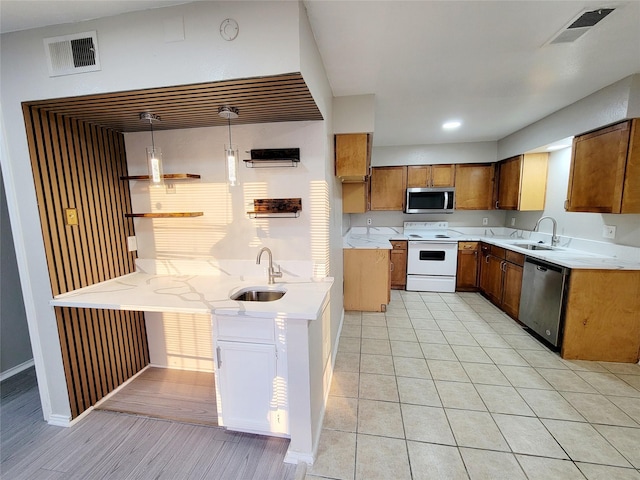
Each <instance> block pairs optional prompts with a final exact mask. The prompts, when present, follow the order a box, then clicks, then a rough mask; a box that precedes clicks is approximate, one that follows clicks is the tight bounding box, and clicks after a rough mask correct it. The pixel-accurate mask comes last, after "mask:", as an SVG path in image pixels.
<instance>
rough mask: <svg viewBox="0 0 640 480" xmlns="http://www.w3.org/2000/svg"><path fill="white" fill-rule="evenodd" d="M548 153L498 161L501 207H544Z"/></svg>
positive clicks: (505, 208) (527, 208)
mask: <svg viewBox="0 0 640 480" xmlns="http://www.w3.org/2000/svg"><path fill="white" fill-rule="evenodd" d="M548 162H549V154H547V153H530V154H525V155H518V156H516V157H511V158H508V159H506V160H502V161H500V162H498V164H497V175H498V200H497V202H496V208H497V209H500V210H520V211H527V210H544V201H545V197H546V193H547V170H548Z"/></svg>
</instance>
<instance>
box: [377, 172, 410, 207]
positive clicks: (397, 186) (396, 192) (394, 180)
mask: <svg viewBox="0 0 640 480" xmlns="http://www.w3.org/2000/svg"><path fill="white" fill-rule="evenodd" d="M406 189H407V167H374V168H372V169H371V210H399V211H403V210H404V201H405V191H406Z"/></svg>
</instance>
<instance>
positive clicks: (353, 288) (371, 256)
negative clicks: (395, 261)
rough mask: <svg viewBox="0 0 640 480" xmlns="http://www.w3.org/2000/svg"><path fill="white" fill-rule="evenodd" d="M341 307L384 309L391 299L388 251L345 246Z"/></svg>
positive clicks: (377, 310)
mask: <svg viewBox="0 0 640 480" xmlns="http://www.w3.org/2000/svg"><path fill="white" fill-rule="evenodd" d="M343 252H344V309H345V310H355V311H364V312H384V311H386V309H387V305H388V304H389V301H390V300H391V275H390V273H391V264H390V250H387V249H383V248H372V249H361V248H346V249H344V250H343Z"/></svg>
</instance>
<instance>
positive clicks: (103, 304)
mask: <svg viewBox="0 0 640 480" xmlns="http://www.w3.org/2000/svg"><path fill="white" fill-rule="evenodd" d="M208 273H210V272H208ZM332 284H333V278H330V277H325V278H322V279H314V278H311V277H307V278H302V277H290V278H285V279H284V281H277V280H276V283H275V284H274V285H267V279H266V277H264V276H262V277H257V276H256V277H243V276H236V275H219V274H199V275H198V274H179V273H175V274H171V273H167V272H166V271H161V272H151V273H149V272H145V271H137V272H134V273H130V274H128V275H124V276H121V277H118V278H114V279H112V280H107V281H105V282H101V283H97V284H95V285H91V286H88V287H85V288H81V289H78V290H74V291H71V292H68V293H64V294H61V295H57V296H56V297H55V298H54V299H53V300H51V302H50V304H51V305H53V306H58V307H77V308H104V309H110V310H136V311H145V312H173V313H191V314H209V315H211V314H214V313H215V314H224V315H245V316H251V317H262V318H275V317H279V318H297V319H306V320H315V319H316V318H318V315H319V314H320V313H321V312H322V308H323V307H324V304H325V302H326V300H327V298H328V292H329V290H330V288H331V285H332ZM255 286H259V287H267V288H270V289H276V290H284V291H286V294H285V295H284V296H283V297H282V298H280V299H279V300H275V301H272V302H238V301H234V300H230V299H229V297H230V295H232V294H233V293H235V292H236V291H238V290H240V289H243V288H247V287H255Z"/></svg>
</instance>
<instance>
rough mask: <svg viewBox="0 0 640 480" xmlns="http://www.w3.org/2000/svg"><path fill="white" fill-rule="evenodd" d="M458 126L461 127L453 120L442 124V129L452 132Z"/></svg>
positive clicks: (460, 123) (459, 123)
mask: <svg viewBox="0 0 640 480" xmlns="http://www.w3.org/2000/svg"><path fill="white" fill-rule="evenodd" d="M460 125H462V122H458V121H457V120H454V121H451V122H445V123H443V124H442V128H444V129H445V130H454V129H456V128H458V127H459V126H460Z"/></svg>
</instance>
